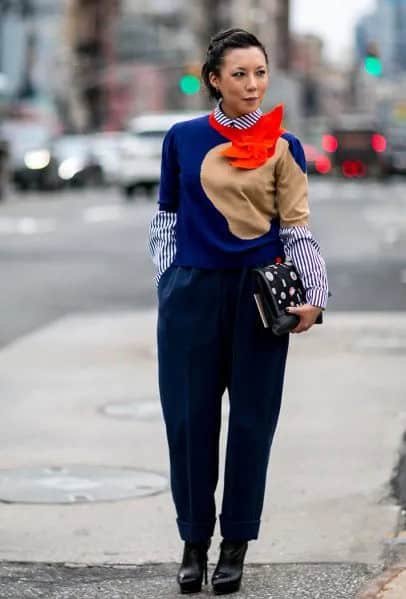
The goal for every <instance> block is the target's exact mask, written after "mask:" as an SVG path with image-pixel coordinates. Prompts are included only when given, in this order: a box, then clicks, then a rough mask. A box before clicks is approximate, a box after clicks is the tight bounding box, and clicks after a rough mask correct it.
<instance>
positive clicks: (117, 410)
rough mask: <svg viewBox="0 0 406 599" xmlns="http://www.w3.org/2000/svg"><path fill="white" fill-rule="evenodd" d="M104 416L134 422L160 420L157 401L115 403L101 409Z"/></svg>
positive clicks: (159, 407)
mask: <svg viewBox="0 0 406 599" xmlns="http://www.w3.org/2000/svg"><path fill="white" fill-rule="evenodd" d="M101 411H102V413H103V414H105V415H106V416H111V417H113V418H125V419H127V418H134V419H135V420H160V419H161V413H162V410H161V404H160V402H159V401H158V400H155V399H154V400H153V399H149V400H145V401H117V402H114V403H109V404H106V405H105V406H103V407H102V408H101Z"/></svg>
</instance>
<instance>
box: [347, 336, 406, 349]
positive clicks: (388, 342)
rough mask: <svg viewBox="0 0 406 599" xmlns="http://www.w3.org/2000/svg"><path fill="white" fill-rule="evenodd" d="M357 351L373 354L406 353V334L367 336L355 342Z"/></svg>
mask: <svg viewBox="0 0 406 599" xmlns="http://www.w3.org/2000/svg"><path fill="white" fill-rule="evenodd" d="M354 347H355V349H358V350H363V351H372V352H390V353H404V352H406V334H399V333H396V334H394V333H393V334H389V335H388V334H384V333H383V334H379V333H375V334H366V335H362V336H360V337H359V338H358V339H357V340H356V341H355V342H354Z"/></svg>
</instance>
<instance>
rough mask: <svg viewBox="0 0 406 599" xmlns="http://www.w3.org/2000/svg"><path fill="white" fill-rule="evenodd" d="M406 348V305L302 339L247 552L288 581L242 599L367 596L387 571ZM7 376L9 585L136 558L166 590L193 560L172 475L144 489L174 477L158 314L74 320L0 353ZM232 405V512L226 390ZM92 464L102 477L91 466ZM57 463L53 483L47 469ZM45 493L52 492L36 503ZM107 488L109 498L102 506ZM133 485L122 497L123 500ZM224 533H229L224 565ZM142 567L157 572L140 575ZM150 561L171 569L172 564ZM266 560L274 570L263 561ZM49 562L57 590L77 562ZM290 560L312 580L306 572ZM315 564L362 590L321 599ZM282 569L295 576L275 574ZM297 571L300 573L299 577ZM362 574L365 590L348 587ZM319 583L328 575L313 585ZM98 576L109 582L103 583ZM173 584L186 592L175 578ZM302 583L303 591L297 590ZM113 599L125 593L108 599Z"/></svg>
mask: <svg viewBox="0 0 406 599" xmlns="http://www.w3.org/2000/svg"><path fill="white" fill-rule="evenodd" d="M405 352H406V314H404V313H391V314H371V313H365V314H356V313H351V314H337V313H336V314H327V315H326V321H325V325H323V326H322V327H314V328H313V329H312V331H310V332H309V333H308V334H305V335H298V336H292V338H291V351H290V356H289V361H288V367H287V378H286V386H285V392H284V398H283V405H282V412H281V417H280V422H279V427H278V431H277V435H276V438H275V442H274V446H273V450H272V455H271V462H270V470H269V475H268V484H267V495H266V499H265V504H264V511H263V517H262V525H261V534H260V538H259V539H258V541H256V542H252V543H250V546H249V553H248V554H247V562H248V564H249V568H252V573H253V574H252V580H253V581H256V580H257V581H258V584H260V580H261V577H260V576H259V572H263V573H267V572H268V574H269V573H270V574H269V575H270V576H271V578H269V577H268V578H267V576H268V574H267V575H266V576H264V577H263V581H264V585H265V586H264V589H265V588H266V589H268V590H269V589H274V590H273V591H272V594H269V592H268V591H266V592H268V594H266V592H265V590H264V589H263V590H262V591H261V590H260V587H258V592H256V594H255V595H243V594H242V595H240V596H241V597H245V596H255V597H272V598H273V599H274V598H277V597H283V598H287V597H290V596H292V597H297V598H298V599H299V598H300V599H301V598H302V597H303V598H305V597H312V599H313V598H316V597H321V598H322V599H325V598H326V599H327V598H328V599H330V597H331V599H338V598H339V597H341V596H342V597H344V596H345V597H352V596H354V597H355V594H354V593H356V592H358V591H359V590H360V589H361V588H362V587H363V586H364V585H365V584H366V583H367V582H368V581H369V580H371V579H373V578H374V577H375V576H376V575H377V574H379V573H381V571H382V568H383V566H384V565H385V564H386V563H387V560H386V559H385V553H388V551H389V549H390V548H391V543H392V542H393V541H394V539H397V538H398V537H397V535H398V533H399V507H398V506H397V505H396V503H395V501H394V500H393V499H391V497H390V488H389V479H390V476H391V472H392V469H393V467H394V466H395V464H396V461H397V459H398V450H399V447H400V442H401V437H402V434H403V431H404V430H405V429H406V406H405V402H404V389H405V388H406V369H405V367H404V358H405V356H404V354H405ZM0 380H1V411H2V413H1V418H0V500H3V501H7V503H1V504H0V539H1V540H0V560H3V566H2V568H1V572H0V585H1V584H4V580H6V579H7V576H9V579H8V583H7V584H8V587H9V588H11V586H10V584H11V582H10V580H11V578H12V579H13V580H14V582H15V570H14V574H13V568H17V570H18V569H20V570H18V571H19V572H20V573H21V576H23V574H22V572H23V571H24V568H28V570H27V572H29V565H28V564H29V563H31V562H43V563H44V564H53V563H54V564H56V563H75V564H84V565H87V566H89V565H94V566H95V567H96V566H97V567H100V568H102V569H103V568H105V573H106V575H107V578H108V579H109V576H110V574H108V573H109V572H113V571H114V572H116V571H117V570H116V566H117V564H121V565H122V567H125V566H126V565H127V566H128V567H129V568H130V569H131V568H134V571H135V572H137V571H138V572H143V573H144V574H143V576H144V575H145V576H144V579H145V580H146V579H147V578H148V576H147V572H148V571H150V572H153V573H151V580H152V579H155V578H156V579H157V580H158V579H159V580H161V582H162V585H163V586H162V588H164V585H165V584H168V581H169V580H170V579H171V577H172V576H173V572H174V571H175V564H176V562H178V561H179V559H180V554H181V541H180V539H179V537H178V533H177V529H176V525H175V514H174V508H173V505H172V501H171V498H170V494H169V490H168V484H166V485H165V484H164V485H163V486H162V487H161V488H160V489H158V490H157V491H156V492H155V493H154V494H150V493H147V492H144V493H143V488H144V490H145V488H147V486H148V484H149V482H150V479H151V480H152V479H154V477H155V479H154V480H158V479H159V480H165V479H166V482H167V476H168V460H167V447H166V439H165V433H164V429H163V424H162V419H161V414H160V405H159V401H158V392H157V383H156V360H155V313H154V311H147V312H134V313H128V314H122V313H121V314H95V315H91V316H89V315H80V314H78V315H72V316H71V317H69V318H64V319H62V320H60V321H58V322H56V323H54V324H52V325H50V326H49V327H47V328H45V329H43V330H41V331H38V332H36V333H33V334H32V335H29V336H27V337H25V338H22V339H20V340H18V341H17V342H15V343H13V344H11V345H10V346H8V347H6V348H5V349H4V350H3V351H1V352H0ZM254 400H255V398H253V401H254ZM223 410H224V412H223V413H224V425H223V429H222V434H221V448H222V453H221V463H220V466H221V467H220V480H219V485H218V489H217V492H216V500H217V506H218V508H219V506H220V505H221V496H222V476H223V468H224V449H225V441H226V436H227V413H228V407H227V399H226V398H224V402H223ZM83 466H86V467H87V472H88V476H82V475H81V474H80V471H79V474H78V469H77V468H78V467H82V468H83ZM69 468H72V473H70V472H69ZM75 468H76V470H75ZM13 469H14V470H13ZM103 469H104V470H103ZM109 469H111V472H110V470H109ZM100 470H101V477H102V478H101V479H100V478H97V477H98V476H99V477H100ZM116 470H118V471H119V472H118V473H119V474H120V472H121V473H122V471H123V470H124V473H125V481H124V483H126V484H123V480H122V478H121V479H119V483H117V480H116V478H114V477H115V475H116ZM146 471H147V472H146ZM44 472H47V474H48V478H41V477H42V475H43V473H44ZM50 472H51V473H52V475H50V474H49V473H50ZM140 473H141V474H144V475H145V476H146V477H147V479H148V477H150V479H148V480H147V482H145V480H144V482H143V483H142V484H138V483H137V482H135V483H134V486H133V487H132V486H131V484H130V479H131V476H132V474H135V475H137V476H139V475H140ZM127 474H128V477H127ZM93 475H94V477H93ZM113 475H114V476H113ZM103 477H104V478H103ZM127 478H128V479H127ZM11 483H12V484H11ZM137 484H138V486H137ZM120 485H121V486H120ZM33 486H34V487H35V489H34V491H33V489H32V487H33ZM44 488H46V489H47V490H48V491H49V493H50V496H51V500H50V502H49V503H46V504H44V503H36V502H35V497H36V496H37V495H38V494H39V495H38V496H40V495H41V493H42V492H43V491H44ZM70 488H72V493H71V495H70V497H71V500H70V501H69V502H68V503H63V502H62V501H61V499H60V494H61V493H62V494H63V492H65V494H66V492H67V490H69V489H70ZM105 491H107V495H108V498H109V499H110V500H109V501H94V499H95V498H97V497H99V499H103V493H104V492H105ZM118 491H119V492H120V493H121V495H120V496H119V497H117V498H116V499H117V500H111V499H112V498H113V499H114V493H118ZM13 492H14V493H15V497H17V499H16V498H15V497H14V499H13ZM4 493H5V494H6V495H7V496H6V495H5V494H4ZM109 493H112V494H113V497H111V495H109ZM123 493H124V498H122V497H123ZM36 494H37V495H36ZM33 497H34V499H33ZM52 497H53V498H54V501H52ZM24 498H25V499H24ZM104 498H106V497H104ZM120 498H121V499H120ZM118 499H120V500H118ZM218 511H219V509H218ZM158 540H159V541H158ZM219 542H220V537H219V533H218V529H216V533H215V537H214V539H213V544H212V547H213V551H212V552H211V555H210V560H211V561H212V562H213V563H214V562H215V559H216V556H217V548H218V544H219ZM11 562H12V563H13V564H14V565H12V564H11ZM21 562H27V565H26V566H24V565H22V564H21ZM7 563H8V565H7ZM134 564H136V565H137V566H136V567H135V566H134ZM143 564H144V566H143V567H144V568H146V569H144V570H140V568H141V567H142V565H143ZM151 564H167V566H165V568H167V569H166V570H165V568H164V569H162V568H163V566H162V567H161V566H160V567H159V568H157V569H154V568H153V566H151ZM171 564H172V565H171ZM270 564H271V565H270ZM323 564H325V565H324V566H323ZM260 565H262V566H263V568H264V569H263V570H258V571H257V570H256V569H255V568H257V567H258V568H259V566H260ZM47 567H48V566H45V565H43V566H41V565H40V564H38V565H37V566H35V568H40V570H39V571H38V572H39V573H38V577H39V578H41V580H42V575H44V576H45V578H47V576H48V575H49V581H50V583H49V584H50V585H51V586H52V585H54V586H55V584H56V582H55V580H54V581H53V576H55V577H56V578H57V579H58V576H59V575H58V574H56V571H58V572H61V570H59V569H58V568H61V567H62V566H59V567H58V568H56V570H55V568H53V567H52V565H50V566H49V568H50V570H49V572H48V574H46V572H45V570H46V568H47ZM267 567H268V568H270V569H269V570H266V568H267ZM284 567H285V568H286V570H283V568H284ZM347 567H348V568H349V570H347V569H346V568H347ZM5 568H6V570H5ZM7 568H11V570H7ZM35 568H34V569H35ZM41 568H45V570H41ZM148 568H150V570H148ZM289 568H297V569H298V571H297V572H299V570H300V571H301V572H302V575H300V574H298V573H296V574H295V575H294V576H293V574H292V570H289ZM312 568H316V571H317V572H319V570H317V569H318V568H321V570H320V571H324V575H323V576H326V577H327V579H326V580H327V581H330V582H331V581H333V579H334V580H335V578H334V574H333V571H334V568H337V572H340V573H342V572H343V571H345V574H343V575H341V574H337V581H338V582H337V588H342V589H344V588H346V589H347V595H340V594H337V593H338V591H334V592H335V593H336V594H335V595H334V594H333V595H329V594H328V595H325V594H324V595H323V592H324V591H323V592H321V591H320V592H321V594H316V593H317V592H318V591H317V587H318V585H319V582H317V581H318V578H317V576H315V575H313V574H311V571H312ZM323 568H324V569H323ZM340 568H342V570H340ZM84 570H86V569H84ZM86 571H88V570H86ZM131 571H133V570H131ZM250 571H251V570H247V572H248V576H247V587H246V588H247V589H248V588H249V585H248V582H249V580H251V579H250V576H251V574H249V572H250ZM276 571H278V572H280V576H281V578H278V577H276V578H272V577H273V576H276V574H274V572H276ZM284 571H285V572H287V573H289V572H290V573H291V577H290V578H289V580H290V582H289V583H286V578H284V576H285V575H284V574H283V572H284ZM7 572H9V574H7ZM10 572H11V574H10ZM160 572H161V574H160ZM165 572H166V573H167V574H165ZM349 572H351V573H352V574H351V576H350V578H351V577H352V578H351V580H352V582H351V585H352V586H351V589H352V591H349V590H348V589H349V588H350V587H348V586H347V587H346V586H345V579H346V576H347V577H348V575H349V574H348V573H349ZM53 573H54V574H53ZM27 575H28V574H27ZM123 576H124V574H123ZM165 576H167V578H165ZM323 576H322V575H321V574H320V577H321V578H320V581H321V580H322V579H323ZM145 577H146V578H145ZM154 577H155V578H154ZM160 577H161V578H160ZM309 577H310V578H309ZM23 578H26V577H25V575H24V576H23ZM68 578H69V577H68ZM124 578H125V576H124ZM124 578H123V580H124ZM130 579H131V581H132V578H131V576H130ZM172 580H173V579H172ZM52 581H53V582H52ZM266 581H268V582H266ZM284 581H285V582H284ZM295 581H296V582H297V584H301V585H302V586H299V587H296V586H295V585H296V582H295ZM309 581H310V582H309ZM339 581H341V582H339ZM354 581H355V582H354ZM357 581H358V582H357ZM14 582H13V584H14ZM27 584H28V583H27ZM123 584H124V583H123ZM307 584H313V585H314V587H313V591H309V593H310V594H306V593H307V591H306V588H307V587H306V585H307ZM320 584H321V582H320ZM326 584H327V583H326ZM340 584H341V587H340ZM348 584H350V583H348ZM95 585H96V586H97V585H99V587H98V588H102V586H103V585H102V583H101V582H100V579H98V582H97V583H96V582H95ZM100 585H102V586H100ZM266 585H270V586H266ZM275 585H276V586H275ZM286 585H287V586H286ZM146 587H148V585H146ZM0 588H1V586H0ZM55 588H56V587H55ZM61 588H62V587H61ZM87 588H89V589H90V587H87ZM95 588H96V587H95ZM171 588H172V591H171V592H172V593H173V592H174V586H173V583H172V587H171ZM287 588H289V589H290V588H291V589H292V592H295V593H296V595H295V594H292V595H288V594H287V592H288V591H287ZM310 588H311V587H310ZM278 589H279V590H278ZM281 589H282V590H281ZM299 589H302V590H300V592H299ZM355 589H356V590H355ZM282 591H283V593H285V594H281V593H282ZM58 592H59V591H58ZM61 592H62V591H61ZM63 592H67V591H66V589H65V590H64V591H63ZM75 592H76V591H75ZM103 592H104V591H103ZM106 592H107V591H106ZM143 592H144V591H143ZM145 592H147V591H145ZM148 592H149V591H148ZM168 592H169V591H168ZM250 592H251V591H250ZM312 592H313V594H311V593H312ZM132 593H133V594H132V595H131V596H134V589H133V591H132ZM261 593H262V594H261ZM278 593H279V594H278ZM351 593H353V594H352V595H351ZM0 596H1V597H3V596H4V597H6V596H7V595H3V594H2V593H0ZM26 596H27V597H28V596H30V597H31V596H32V597H37V596H38V597H41V596H47V597H48V596H52V597H53V596H55V597H59V596H61V597H62V596H64V597H65V596H68V597H71V596H72V597H76V596H78V597H85V595H83V594H82V595H81V594H77V595H76V594H72V595H69V594H68V595H66V594H65V595H62V594H60V595H57V594H55V595H40V594H37V595H35V594H32V595H26ZM91 596H93V595H89V597H91ZM94 596H96V595H94ZM104 596H106V597H114V595H113V594H110V595H108V594H105V595H103V594H102V592H101V591H100V593H99V595H97V597H104ZM117 596H118V597H126V596H130V595H125V594H124V591H123V592H122V594H118V595H117ZM135 596H137V595H135ZM138 596H140V597H153V596H156V597H166V596H168V597H169V596H172V595H165V594H163V592H162V593H161V594H158V595H148V594H140V595H138ZM405 596H406V595H405ZM10 597H18V595H12V594H11V595H10ZM23 597H24V595H21V599H22V598H23ZM19 599H20V597H19ZM390 599H392V598H390Z"/></svg>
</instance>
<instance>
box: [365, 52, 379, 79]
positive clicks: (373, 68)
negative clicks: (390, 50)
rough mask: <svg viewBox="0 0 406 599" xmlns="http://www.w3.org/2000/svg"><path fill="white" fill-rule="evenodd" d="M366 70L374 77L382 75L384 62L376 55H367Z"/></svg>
mask: <svg viewBox="0 0 406 599" xmlns="http://www.w3.org/2000/svg"><path fill="white" fill-rule="evenodd" d="M365 70H366V72H367V73H368V74H369V75H372V76H373V77H379V76H380V75H382V62H381V60H380V58H377V57H376V56H367V57H366V58H365Z"/></svg>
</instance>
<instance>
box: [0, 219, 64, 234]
mask: <svg viewBox="0 0 406 599" xmlns="http://www.w3.org/2000/svg"><path fill="white" fill-rule="evenodd" d="M55 228H56V222H55V220H53V219H48V218H47V219H37V218H29V217H23V218H8V217H2V218H0V235H37V234H39V233H50V232H52V231H54V230H55Z"/></svg>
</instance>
